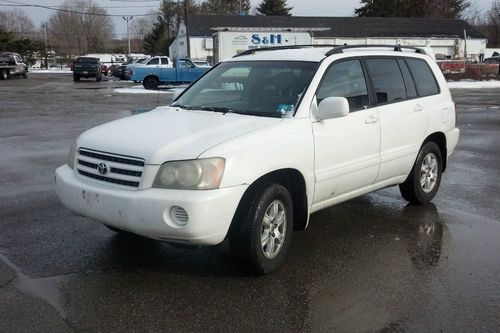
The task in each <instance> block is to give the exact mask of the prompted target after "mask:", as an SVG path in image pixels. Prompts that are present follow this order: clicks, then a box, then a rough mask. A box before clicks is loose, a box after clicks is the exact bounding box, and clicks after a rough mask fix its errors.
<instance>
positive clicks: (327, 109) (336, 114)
mask: <svg viewBox="0 0 500 333" xmlns="http://www.w3.org/2000/svg"><path fill="white" fill-rule="evenodd" d="M348 114H349V102H348V101H347V98H345V97H327V98H325V99H324V100H322V101H321V103H319V105H318V110H317V111H316V114H315V116H316V117H318V118H319V119H320V120H325V119H333V118H341V117H346V116H347V115H348Z"/></svg>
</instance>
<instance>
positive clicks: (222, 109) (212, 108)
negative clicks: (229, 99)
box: [196, 106, 239, 114]
mask: <svg viewBox="0 0 500 333" xmlns="http://www.w3.org/2000/svg"><path fill="white" fill-rule="evenodd" d="M196 109H198V110H202V111H212V112H220V113H223V114H226V113H239V112H238V110H234V109H230V108H225V107H221V106H200V107H198V108H196Z"/></svg>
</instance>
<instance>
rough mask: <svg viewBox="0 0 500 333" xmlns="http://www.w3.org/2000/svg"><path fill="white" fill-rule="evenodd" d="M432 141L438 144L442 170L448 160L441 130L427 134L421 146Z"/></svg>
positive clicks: (444, 138)
mask: <svg viewBox="0 0 500 333" xmlns="http://www.w3.org/2000/svg"><path fill="white" fill-rule="evenodd" d="M431 141H432V142H434V143H436V144H437V145H438V147H439V150H440V152H441V157H442V163H443V170H442V172H444V171H445V170H446V164H447V160H448V154H447V149H446V135H445V134H444V133H443V132H434V133H432V134H430V135H429V136H427V138H425V140H424V142H423V143H422V146H421V147H420V148H422V147H423V146H424V145H425V144H426V143H427V142H431Z"/></svg>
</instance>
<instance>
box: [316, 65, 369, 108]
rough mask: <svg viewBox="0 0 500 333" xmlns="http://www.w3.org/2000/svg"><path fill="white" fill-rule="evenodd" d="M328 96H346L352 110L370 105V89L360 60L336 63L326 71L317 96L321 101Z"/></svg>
mask: <svg viewBox="0 0 500 333" xmlns="http://www.w3.org/2000/svg"><path fill="white" fill-rule="evenodd" d="M327 97H345V98H346V99H347V101H348V102H349V109H350V110H351V111H356V110H361V109H363V108H364V107H365V106H366V105H368V89H367V88H366V80H365V74H364V73H363V67H362V66H361V63H360V61H359V60H348V61H342V62H339V63H336V64H334V65H333V66H332V67H331V68H330V69H329V70H328V71H327V72H326V74H325V76H324V77H323V81H322V82H321V84H320V86H319V88H318V93H317V94H316V98H317V99H318V103H320V102H321V101H322V100H324V99H325V98H327Z"/></svg>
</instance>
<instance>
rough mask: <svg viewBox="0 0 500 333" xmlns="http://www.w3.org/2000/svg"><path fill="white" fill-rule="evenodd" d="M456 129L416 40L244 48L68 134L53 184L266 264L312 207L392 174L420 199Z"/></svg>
mask: <svg viewBox="0 0 500 333" xmlns="http://www.w3.org/2000/svg"><path fill="white" fill-rule="evenodd" d="M458 137H459V130H458V129H457V128H455V106H454V103H453V101H452V99H451V95H450V92H449V90H448V88H447V86H446V82H445V79H444V78H443V75H442V74H441V72H440V70H439V68H438V66H437V65H436V64H435V63H434V61H433V60H432V59H431V58H430V57H429V56H427V55H426V54H425V52H424V51H423V50H420V49H415V48H401V47H399V46H398V47H395V48H394V49H388V48H387V47H378V48H367V47H362V46H357V47H353V46H344V47H337V48H333V49H332V48H325V47H322V48H321V47H320V48H314V47H296V48H285V49H272V50H262V49H261V50H253V51H247V52H245V53H243V54H240V55H238V56H236V57H234V58H232V59H229V60H227V61H224V62H221V63H219V64H218V65H216V66H214V67H213V68H212V69H211V70H210V71H208V72H207V73H206V74H205V75H204V76H202V77H201V78H200V79H199V80H198V81H196V82H195V83H193V84H192V85H191V86H190V87H189V88H187V89H186V90H185V91H184V92H183V93H182V94H181V95H180V96H178V97H177V98H176V99H175V100H174V102H172V103H171V104H170V105H169V106H165V107H160V108H157V109H155V110H153V111H151V112H148V113H144V114H140V115H136V116H132V117H128V118H124V119H120V120H117V121H113V122H111V123H108V124H104V125H101V126H98V127H96V128H94V129H91V130H89V131H87V132H85V133H83V134H82V135H80V136H79V137H78V139H77V141H76V143H75V145H74V146H73V148H72V149H71V151H70V155H69V160H68V164H67V165H64V166H61V167H60V168H58V169H57V170H56V183H57V193H58V195H59V198H60V200H61V201H62V203H63V204H64V205H65V206H66V207H67V208H69V209H70V210H72V211H73V212H75V213H78V214H81V215H84V216H87V217H90V218H93V219H95V220H97V221H100V222H102V223H103V224H105V225H106V226H108V227H109V228H111V229H113V230H115V231H119V232H132V233H136V234H139V235H142V236H146V237H150V238H154V239H158V240H163V241H169V242H177V243H185V244H201V245H215V244H218V243H221V242H222V241H223V240H224V239H225V238H226V237H227V238H229V244H230V248H231V252H232V253H233V254H234V255H235V257H236V258H237V259H238V262H239V263H242V264H244V265H245V266H246V267H249V268H250V269H251V270H253V271H254V272H256V273H267V272H270V271H272V270H274V269H276V268H277V267H278V266H279V265H280V264H281V263H282V262H283V260H284V258H285V255H286V252H287V249H288V246H289V245H290V241H291V236H292V230H293V229H295V230H301V229H305V228H306V227H307V224H308V221H309V216H310V214H311V213H314V212H316V211H318V210H320V209H323V208H326V207H329V206H332V205H334V204H337V203H339V202H343V201H346V200H349V199H351V198H354V197H358V196H360V195H363V194H365V193H368V192H372V191H375V190H378V189H381V188H385V187H387V186H393V185H399V187H400V189H401V194H402V195H403V197H404V198H405V199H406V200H408V201H410V202H411V203H414V204H423V203H427V202H429V201H430V200H432V198H433V197H434V196H435V194H436V192H437V190H438V188H439V184H440V181H441V174H442V172H443V171H444V170H445V169H446V164H447V159H448V157H449V156H450V154H451V153H452V152H453V150H454V149H455V146H456V144H457V141H458Z"/></svg>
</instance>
